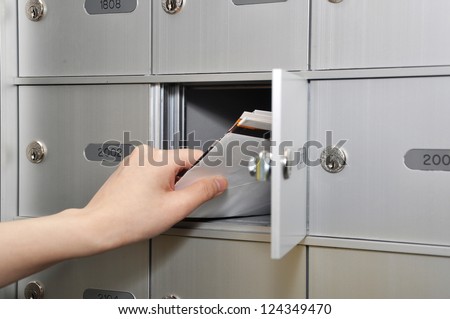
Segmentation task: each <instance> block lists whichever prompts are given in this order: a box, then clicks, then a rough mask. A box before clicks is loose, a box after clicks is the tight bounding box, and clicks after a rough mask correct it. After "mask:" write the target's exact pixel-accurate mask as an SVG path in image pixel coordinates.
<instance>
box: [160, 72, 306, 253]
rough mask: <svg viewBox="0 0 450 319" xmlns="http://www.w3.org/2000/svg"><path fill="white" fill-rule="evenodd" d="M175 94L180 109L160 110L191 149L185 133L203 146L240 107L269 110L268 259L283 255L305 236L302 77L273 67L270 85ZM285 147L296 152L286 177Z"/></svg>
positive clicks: (188, 89)
mask: <svg viewBox="0 0 450 319" xmlns="http://www.w3.org/2000/svg"><path fill="white" fill-rule="evenodd" d="M177 92H184V93H182V94H181V95H178V93H177V94H175V99H174V100H177V101H179V105H181V107H179V106H176V105H172V104H170V103H169V106H168V107H166V109H165V110H164V111H165V112H166V115H167V114H168V116H167V117H168V118H169V119H170V121H168V122H169V123H168V124H174V123H175V124H177V125H168V127H169V128H170V129H169V131H168V132H166V136H168V137H170V136H174V134H176V133H178V132H179V131H182V132H184V133H183V134H184V135H185V136H186V137H187V138H186V140H187V142H186V144H187V145H188V146H190V147H192V146H193V145H194V144H193V143H192V140H190V139H189V137H190V136H194V137H195V139H196V140H197V141H199V142H200V143H197V144H199V145H200V146H201V147H202V146H203V148H204V147H205V143H206V142H208V141H209V142H213V141H214V140H216V139H219V138H221V137H222V136H223V135H224V134H225V133H226V131H227V130H228V129H229V128H230V127H231V126H232V125H233V123H234V122H235V121H236V120H237V119H238V118H239V116H240V115H241V114H242V112H243V111H245V110H248V111H253V110H255V109H260V110H271V111H272V130H271V142H272V144H273V146H271V151H272V167H271V173H270V174H271V177H270V179H271V180H270V182H271V208H270V212H269V211H268V212H267V213H270V215H271V223H270V225H271V228H270V231H271V234H272V240H271V241H272V257H273V258H282V256H284V255H285V254H286V253H287V252H289V251H290V249H291V248H293V247H295V246H296V245H297V244H298V243H299V242H300V241H301V240H302V239H304V237H305V236H306V186H307V174H306V170H307V168H306V167H305V165H303V163H302V162H301V159H302V158H303V154H304V153H303V147H304V145H305V144H306V142H307V120H308V119H307V117H308V116H307V103H308V83H307V81H306V80H304V79H303V78H301V77H299V76H297V75H294V74H291V73H288V72H285V71H283V70H279V69H277V70H274V71H273V78H272V82H271V83H270V82H269V83H260V84H255V85H254V86H243V85H242V84H241V85H239V84H236V85H234V86H231V87H230V86H225V87H224V86H220V85H219V86H215V87H214V86H213V87H211V86H210V87H201V86H195V85H193V86H186V87H184V89H183V88H181V89H180V90H178V91H177ZM169 100H170V99H169ZM175 104H176V103H175ZM174 112H175V113H176V114H173V113H174ZM189 133H195V135H190V134H189ZM183 134H181V135H183ZM174 141H176V139H174ZM169 142H171V141H169ZM169 144H170V143H169ZM175 145H176V144H175ZM206 145H210V143H209V144H206ZM286 149H289V150H290V151H292V153H296V154H297V155H298V156H297V158H298V159H299V160H300V161H299V162H298V163H296V165H294V166H295V167H292V170H291V171H290V174H289V176H285V173H284V168H283V167H284V166H283V156H284V155H283V154H285V151H286ZM249 174H250V173H249Z"/></svg>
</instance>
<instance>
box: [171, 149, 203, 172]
mask: <svg viewBox="0 0 450 319" xmlns="http://www.w3.org/2000/svg"><path fill="white" fill-rule="evenodd" d="M202 155H203V151H201V150H194V149H177V150H171V151H169V158H171V159H172V163H173V164H174V165H175V166H176V167H178V168H179V169H180V170H182V169H189V168H191V167H192V165H194V164H195V163H196V162H197V160H198V159H200V157H201V156H202Z"/></svg>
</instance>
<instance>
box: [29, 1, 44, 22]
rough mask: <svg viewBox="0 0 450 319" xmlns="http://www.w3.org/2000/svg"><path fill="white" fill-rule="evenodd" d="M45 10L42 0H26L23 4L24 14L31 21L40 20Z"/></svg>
mask: <svg viewBox="0 0 450 319" xmlns="http://www.w3.org/2000/svg"><path fill="white" fill-rule="evenodd" d="M45 12H46V6H45V3H44V1H42V0H28V1H27V3H26V5H25V14H26V15H27V18H28V19H29V20H31V21H35V22H36V21H39V20H41V19H42V18H43V17H44V15H45Z"/></svg>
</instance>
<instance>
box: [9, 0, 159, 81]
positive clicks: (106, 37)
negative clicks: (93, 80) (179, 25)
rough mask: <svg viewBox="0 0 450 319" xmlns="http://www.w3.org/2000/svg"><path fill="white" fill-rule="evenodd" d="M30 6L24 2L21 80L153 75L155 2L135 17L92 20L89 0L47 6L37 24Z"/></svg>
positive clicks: (49, 1)
mask: <svg viewBox="0 0 450 319" xmlns="http://www.w3.org/2000/svg"><path fill="white" fill-rule="evenodd" d="M26 1H27V0H19V2H18V3H19V7H18V12H19V15H18V16H19V70H20V71H19V73H20V75H21V76H59V75H62V76H68V75H76V76H79V75H130V74H131V75H132V74H148V73H149V72H150V55H151V54H150V52H151V51H150V38H151V33H150V26H151V22H150V20H151V17H150V1H139V3H138V7H137V8H136V10H135V11H134V12H131V13H123V14H118V13H115V14H101V15H89V14H88V13H87V12H86V11H85V9H84V1H85V0H45V3H46V6H47V14H46V15H45V16H44V18H42V19H41V20H40V21H37V22H33V21H30V20H29V19H28V18H27V17H26V15H25V3H26ZM99 3H100V1H99Z"/></svg>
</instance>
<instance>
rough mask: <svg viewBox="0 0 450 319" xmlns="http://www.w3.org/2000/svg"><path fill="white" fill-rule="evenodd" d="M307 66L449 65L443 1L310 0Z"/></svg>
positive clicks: (449, 5)
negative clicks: (308, 58)
mask: <svg viewBox="0 0 450 319" xmlns="http://www.w3.org/2000/svg"><path fill="white" fill-rule="evenodd" d="M311 5H312V9H311V12H312V17H311V68H312V69H313V70H322V69H354V68H380V67H382V68H385V67H417V66H437V65H450V39H449V37H448V36H447V35H448V34H449V32H450V20H449V19H448V15H447V12H449V10H450V2H448V1H446V0H436V1H427V0H396V1H390V0H344V1H342V2H339V3H332V2H331V1H328V0H317V1H316V0H314V1H311Z"/></svg>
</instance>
